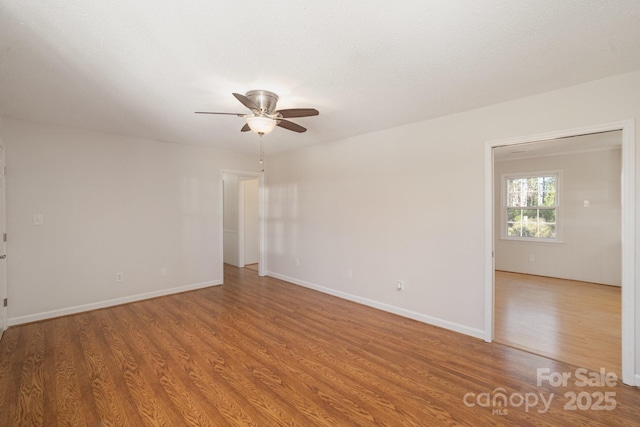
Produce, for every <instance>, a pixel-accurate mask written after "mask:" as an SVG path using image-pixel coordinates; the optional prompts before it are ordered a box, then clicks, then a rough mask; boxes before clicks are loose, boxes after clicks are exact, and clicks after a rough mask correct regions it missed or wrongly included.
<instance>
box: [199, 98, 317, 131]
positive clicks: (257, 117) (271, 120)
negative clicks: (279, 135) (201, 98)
mask: <svg viewBox="0 0 640 427" xmlns="http://www.w3.org/2000/svg"><path fill="white" fill-rule="evenodd" d="M233 96H235V97H236V99H237V100H238V101H240V102H241V103H242V105H244V106H245V107H247V108H248V109H249V110H251V113H247V114H242V113H215V112H210V111H196V114H224V115H229V116H238V117H243V118H246V119H247V123H245V125H244V126H243V127H242V129H240V131H241V132H248V131H250V130H251V131H253V132H255V133H257V134H258V135H260V136H262V135H266V134H268V133H269V132H271V131H272V130H273V129H274V128H275V127H276V126H280V127H281V128H285V129H288V130H291V131H294V132H298V133H302V132H306V131H307V129H306V128H304V127H302V126H300V125H299V124H297V123H294V122H291V121H289V120H286V119H289V118H293V117H310V116H317V115H318V114H319V113H318V110H316V109H315V108H290V109H286V110H276V104H277V102H278V95H276V94H275V93H273V92H269V91H267V90H251V91H249V92H247V93H246V95H241V94H239V93H234V94H233Z"/></svg>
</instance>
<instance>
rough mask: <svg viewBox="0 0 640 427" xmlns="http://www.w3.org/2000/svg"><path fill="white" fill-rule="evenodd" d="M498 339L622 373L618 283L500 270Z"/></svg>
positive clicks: (581, 363) (532, 350)
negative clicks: (580, 280) (584, 280)
mask: <svg viewBox="0 0 640 427" xmlns="http://www.w3.org/2000/svg"><path fill="white" fill-rule="evenodd" d="M495 283H496V285H495V286H496V287H495V309H496V312H495V339H496V342H499V343H503V344H506V345H509V346H512V347H516V348H520V349H523V350H526V351H530V352H532V353H536V354H540V355H543V356H547V357H550V358H552V359H556V360H560V361H563V362H568V363H572V364H575V365H578V366H583V367H585V368H588V369H591V370H594V371H598V370H599V369H600V368H605V370H606V371H607V372H615V373H616V374H617V375H618V376H620V375H621V371H622V369H621V360H622V341H621V339H622V338H621V331H622V325H621V299H620V290H621V289H620V288H619V287H616V286H606V285H598V284H594V283H586V282H577V281H573V280H564V279H555V278H550V277H541V276H532V275H527V274H520V273H509V272H504V271H496V281H495Z"/></svg>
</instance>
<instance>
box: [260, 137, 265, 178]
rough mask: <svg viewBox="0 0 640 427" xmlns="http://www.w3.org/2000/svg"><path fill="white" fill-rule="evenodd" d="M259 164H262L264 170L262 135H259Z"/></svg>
mask: <svg viewBox="0 0 640 427" xmlns="http://www.w3.org/2000/svg"><path fill="white" fill-rule="evenodd" d="M260 164H261V165H262V172H264V147H263V144H262V135H260Z"/></svg>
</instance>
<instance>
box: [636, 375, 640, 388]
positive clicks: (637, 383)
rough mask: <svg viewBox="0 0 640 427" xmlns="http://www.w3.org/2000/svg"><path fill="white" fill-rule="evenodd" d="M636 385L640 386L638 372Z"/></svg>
mask: <svg viewBox="0 0 640 427" xmlns="http://www.w3.org/2000/svg"><path fill="white" fill-rule="evenodd" d="M635 385H636V387H640V374H638V375H636V384H635Z"/></svg>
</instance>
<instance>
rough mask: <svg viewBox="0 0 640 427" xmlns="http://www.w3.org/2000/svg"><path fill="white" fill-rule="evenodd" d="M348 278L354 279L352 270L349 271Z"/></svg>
mask: <svg viewBox="0 0 640 427" xmlns="http://www.w3.org/2000/svg"><path fill="white" fill-rule="evenodd" d="M347 278H349V279H353V270H351V269H348V270H347Z"/></svg>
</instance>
